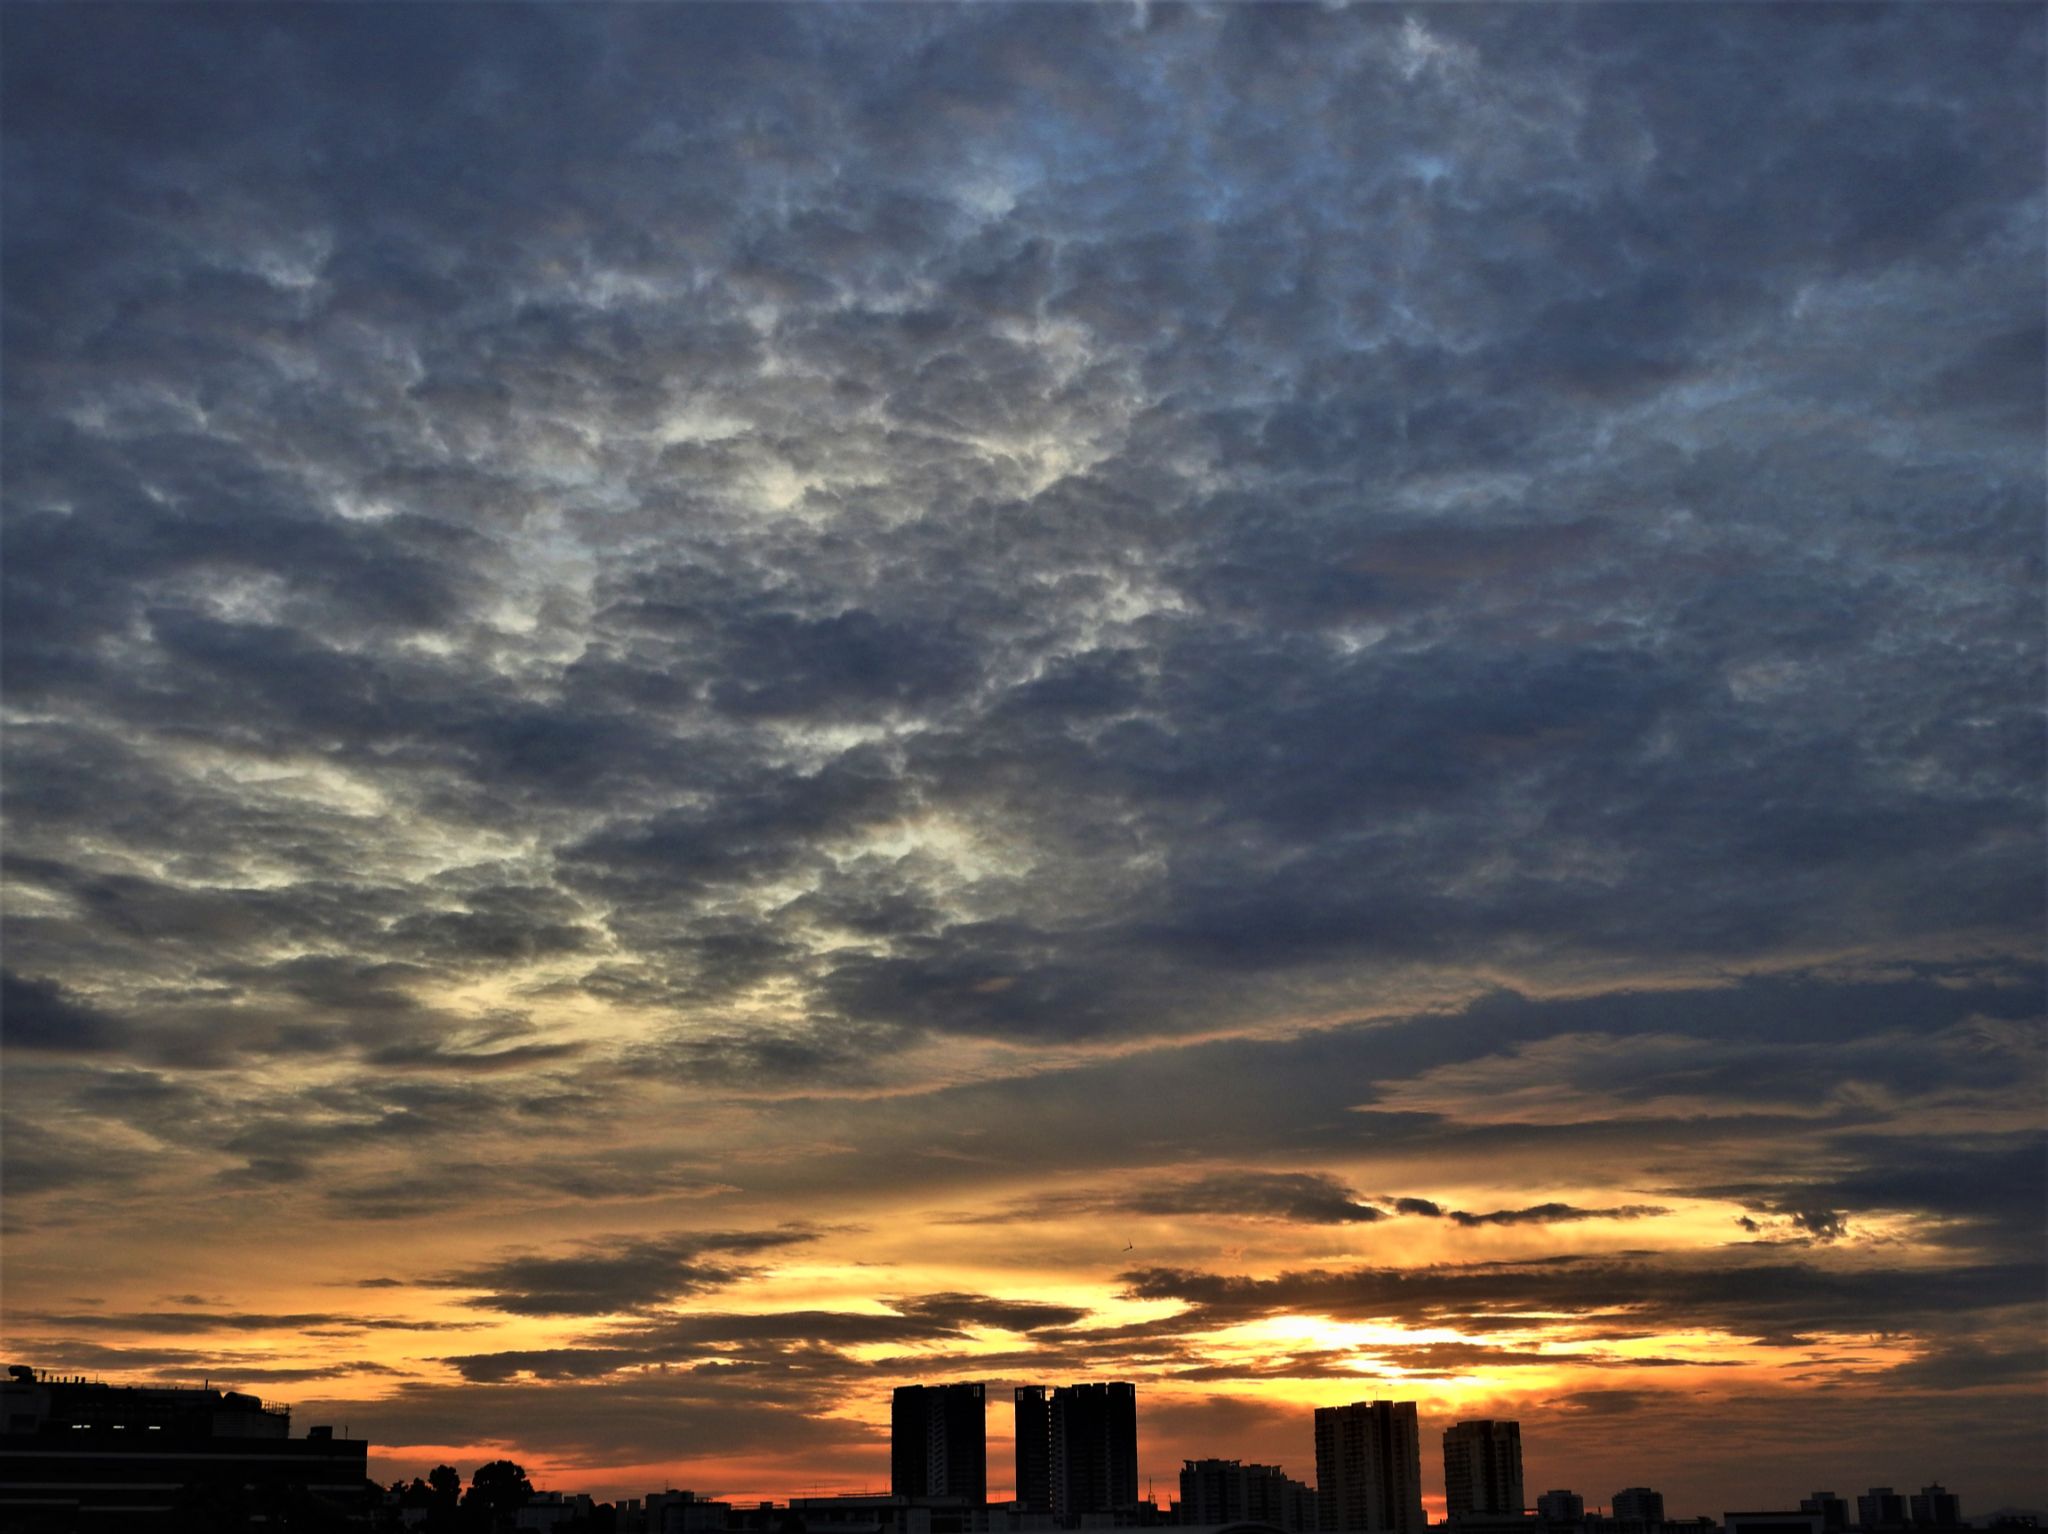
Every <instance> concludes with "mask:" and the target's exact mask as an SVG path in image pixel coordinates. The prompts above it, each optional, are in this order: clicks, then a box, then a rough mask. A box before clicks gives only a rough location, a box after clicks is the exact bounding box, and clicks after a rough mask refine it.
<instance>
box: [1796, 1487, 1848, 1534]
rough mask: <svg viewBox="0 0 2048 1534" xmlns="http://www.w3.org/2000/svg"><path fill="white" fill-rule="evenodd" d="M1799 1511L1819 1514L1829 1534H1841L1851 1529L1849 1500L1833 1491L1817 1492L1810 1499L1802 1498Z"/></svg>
mask: <svg viewBox="0 0 2048 1534" xmlns="http://www.w3.org/2000/svg"><path fill="white" fill-rule="evenodd" d="M1799 1511H1800V1512H1802V1513H1819V1514H1820V1516H1821V1525H1822V1527H1824V1528H1825V1529H1826V1530H1827V1531H1828V1534H1841V1531H1842V1530H1843V1529H1846V1528H1848V1527H1849V1502H1848V1499H1847V1498H1845V1497H1838V1496H1836V1495H1835V1494H1834V1493H1833V1492H1831V1491H1817V1492H1815V1493H1814V1494H1813V1495H1812V1496H1810V1497H1801V1498H1800V1499H1799Z"/></svg>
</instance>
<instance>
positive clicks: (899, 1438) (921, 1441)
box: [889, 1382, 988, 1503]
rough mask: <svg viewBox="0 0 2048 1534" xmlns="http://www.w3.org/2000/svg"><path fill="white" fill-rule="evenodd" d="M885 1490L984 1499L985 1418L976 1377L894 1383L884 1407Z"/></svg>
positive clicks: (916, 1495) (986, 1450)
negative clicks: (886, 1419) (950, 1381)
mask: <svg viewBox="0 0 2048 1534" xmlns="http://www.w3.org/2000/svg"><path fill="white" fill-rule="evenodd" d="M889 1491H890V1494H891V1495H892V1496H898V1497H965V1498H966V1499H967V1500H968V1501H969V1502H974V1503H981V1502H986V1501H987V1500H988V1422H987V1417H986V1404H985V1402H984V1399H983V1390H982V1386H981V1385H980V1383H979V1382H976V1383H973V1384H960V1385H898V1386H897V1387H896V1394H895V1396H894V1397H893V1398H892V1400H891V1401H890V1407H889Z"/></svg>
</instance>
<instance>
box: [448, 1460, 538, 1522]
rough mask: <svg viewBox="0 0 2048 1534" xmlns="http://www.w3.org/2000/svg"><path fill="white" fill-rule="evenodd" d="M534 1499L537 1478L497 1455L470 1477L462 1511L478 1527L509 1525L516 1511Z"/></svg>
mask: <svg viewBox="0 0 2048 1534" xmlns="http://www.w3.org/2000/svg"><path fill="white" fill-rule="evenodd" d="M532 1499H533V1482H531V1481H529V1480H527V1478H526V1471H525V1470H523V1469H522V1468H521V1467H520V1466H518V1465H516V1464H514V1463H513V1462H512V1461H511V1460H509V1459H494V1460H492V1461H491V1462H490V1463H489V1464H488V1465H479V1466H478V1467H477V1472H476V1474H475V1475H473V1476H471V1477H470V1478H469V1491H468V1493H467V1494H466V1495H465V1496H464V1497H463V1499H462V1511H463V1514H464V1516H465V1517H466V1518H467V1519H468V1520H469V1522H470V1523H471V1526H472V1527H474V1528H478V1529H509V1528H511V1527H512V1519H513V1515H514V1514H516V1513H517V1512H518V1511H519V1509H521V1508H522V1507H524V1506H526V1504H527V1503H528V1502H530V1501H531V1500H532Z"/></svg>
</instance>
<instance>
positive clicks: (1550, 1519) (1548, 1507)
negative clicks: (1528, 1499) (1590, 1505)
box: [1536, 1491, 1586, 1523]
mask: <svg viewBox="0 0 2048 1534" xmlns="http://www.w3.org/2000/svg"><path fill="white" fill-rule="evenodd" d="M1536 1516H1537V1517H1538V1518H1540V1519H1542V1520H1543V1521H1544V1522H1545V1523H1584V1522H1585V1521H1586V1499H1585V1498H1584V1497H1582V1496H1580V1495H1579V1494H1578V1493H1577V1492H1575V1491H1546V1492H1545V1493H1544V1494H1543V1495H1542V1496H1540V1497H1538V1498H1537V1499H1536Z"/></svg>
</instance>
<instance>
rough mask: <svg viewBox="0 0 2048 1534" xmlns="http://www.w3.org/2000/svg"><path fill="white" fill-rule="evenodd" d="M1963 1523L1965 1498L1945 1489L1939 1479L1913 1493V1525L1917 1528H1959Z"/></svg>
mask: <svg viewBox="0 0 2048 1534" xmlns="http://www.w3.org/2000/svg"><path fill="white" fill-rule="evenodd" d="M1962 1524H1963V1499H1962V1498H1961V1497H1958V1496H1957V1495H1956V1494H1955V1493H1954V1492H1952V1491H1944V1490H1943V1489H1942V1487H1941V1483H1940V1482H1939V1481H1937V1482H1936V1483H1935V1484H1934V1485H1932V1486H1923V1487H1921V1488H1920V1489H1919V1490H1918V1491H1916V1492H1914V1493H1913V1527H1915V1528H1916V1529H1958V1528H1961V1527H1962Z"/></svg>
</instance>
